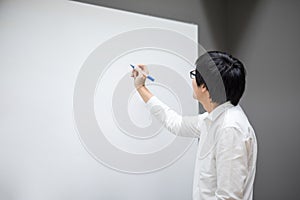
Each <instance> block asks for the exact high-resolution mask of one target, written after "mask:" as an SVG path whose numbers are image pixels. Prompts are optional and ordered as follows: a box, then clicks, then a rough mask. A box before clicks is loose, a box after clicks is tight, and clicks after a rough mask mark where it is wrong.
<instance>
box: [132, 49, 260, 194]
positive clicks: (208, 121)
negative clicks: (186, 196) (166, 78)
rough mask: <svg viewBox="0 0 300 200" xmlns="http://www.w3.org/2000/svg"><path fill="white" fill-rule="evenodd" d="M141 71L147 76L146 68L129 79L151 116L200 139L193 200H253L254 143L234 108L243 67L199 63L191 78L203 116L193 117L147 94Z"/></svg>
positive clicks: (224, 57)
mask: <svg viewBox="0 0 300 200" xmlns="http://www.w3.org/2000/svg"><path fill="white" fill-rule="evenodd" d="M141 70H142V71H144V72H145V73H146V74H148V73H149V72H148V69H147V68H146V66H145V65H139V69H138V70H133V71H132V75H131V76H132V77H134V85H135V87H136V89H137V91H138V92H139V94H140V96H141V97H142V99H143V100H144V101H145V103H146V106H147V107H148V109H149V110H150V112H151V114H153V115H154V116H155V117H156V118H157V119H158V120H159V121H160V122H161V123H163V125H164V126H165V127H166V128H167V129H168V130H169V131H170V132H172V133H174V134H176V135H179V136H184V137H198V138H200V142H199V146H198V150H197V159H196V165H195V172H194V183H193V199H194V200H221V199H222V200H225V199H226V200H237V199H238V200H252V199H253V183H254V178H255V171H256V159H257V142H256V137H255V133H254V130H253V128H252V126H251V124H250V123H249V121H248V119H247V116H246V115H245V113H244V112H243V110H242V108H241V107H240V106H239V105H238V103H239V100H240V98H241V97H242V95H243V93H244V90H245V76H246V72H245V69H244V66H243V64H242V63H241V62H240V61H239V60H238V59H236V58H234V57H232V56H231V55H229V54H227V53H224V52H219V51H211V52H207V53H206V54H204V55H202V56H200V57H199V58H198V59H197V61H196V70H194V71H192V72H190V75H191V78H193V79H192V86H193V91H194V93H193V97H194V98H195V99H196V100H198V101H199V102H200V103H201V104H202V106H203V108H204V109H205V110H206V112H205V113H203V114H199V115H197V116H181V115H179V114H178V113H176V112H175V111H174V110H172V109H170V108H169V107H168V106H167V105H165V104H164V103H163V102H161V101H160V100H159V99H158V98H157V97H156V96H154V95H153V94H152V93H151V92H150V91H149V90H148V89H147V88H146V86H145V80H146V78H145V75H143V74H142V73H139V72H140V71H141ZM218 77H219V78H218ZM218 79H219V80H221V81H219V83H218ZM217 83H218V84H217ZM222 92H223V94H222Z"/></svg>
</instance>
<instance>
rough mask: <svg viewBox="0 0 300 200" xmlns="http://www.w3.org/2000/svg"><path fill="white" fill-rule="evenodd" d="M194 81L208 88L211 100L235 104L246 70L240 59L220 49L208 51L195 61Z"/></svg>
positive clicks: (243, 87)
mask: <svg viewBox="0 0 300 200" xmlns="http://www.w3.org/2000/svg"><path fill="white" fill-rule="evenodd" d="M195 64H196V82H197V85H198V86H200V85H202V84H204V86H205V87H206V88H207V89H208V91H209V94H210V97H211V99H212V101H213V102H216V103H219V104H221V103H224V102H225V101H230V102H231V103H232V104H233V105H235V106H236V105H237V104H238V103H239V101H240V98H241V97H242V95H243V93H244V91H245V85H246V70H245V68H244V65H243V63H242V62H241V61H239V60H238V59H237V58H235V57H233V56H232V55H230V54H227V53H225V52H221V51H209V52H206V53H205V54H203V55H201V56H200V57H199V58H198V59H197V61H196V63H195Z"/></svg>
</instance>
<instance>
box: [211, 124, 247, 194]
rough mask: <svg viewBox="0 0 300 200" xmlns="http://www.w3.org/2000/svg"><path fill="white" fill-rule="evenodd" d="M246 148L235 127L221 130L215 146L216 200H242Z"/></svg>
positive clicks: (245, 174) (245, 173)
mask: <svg viewBox="0 0 300 200" xmlns="http://www.w3.org/2000/svg"><path fill="white" fill-rule="evenodd" d="M247 160H248V159H247V149H246V143H245V140H244V136H243V134H242V133H241V132H240V131H239V130H238V129H236V128H233V127H230V128H225V129H223V130H221V134H220V138H219V140H218V142H217V146H216V168H217V190H216V199H217V200H225V199H226V200H242V199H243V197H244V194H243V193H244V188H245V181H246V178H247V175H248V161H247Z"/></svg>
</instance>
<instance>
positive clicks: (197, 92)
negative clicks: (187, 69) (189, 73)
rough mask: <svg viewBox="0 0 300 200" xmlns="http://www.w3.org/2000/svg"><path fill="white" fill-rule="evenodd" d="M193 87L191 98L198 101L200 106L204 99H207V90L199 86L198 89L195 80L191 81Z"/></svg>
mask: <svg viewBox="0 0 300 200" xmlns="http://www.w3.org/2000/svg"><path fill="white" fill-rule="evenodd" d="M192 86H193V98H194V99H196V100H198V101H199V102H200V103H201V104H202V103H203V102H204V101H205V99H207V98H209V94H208V91H207V89H206V88H205V87H204V86H203V85H201V86H200V87H198V85H197V82H196V79H195V78H194V79H192Z"/></svg>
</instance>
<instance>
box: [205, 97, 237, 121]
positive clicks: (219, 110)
mask: <svg viewBox="0 0 300 200" xmlns="http://www.w3.org/2000/svg"><path fill="white" fill-rule="evenodd" d="M233 106H234V105H232V104H231V103H230V101H226V102H225V103H223V104H221V105H218V106H217V107H216V108H215V109H213V110H212V111H211V112H210V113H208V115H207V116H206V119H208V120H210V121H215V120H216V119H217V117H218V116H219V115H221V114H222V113H223V112H224V111H225V110H227V109H229V108H232V107H233Z"/></svg>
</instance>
